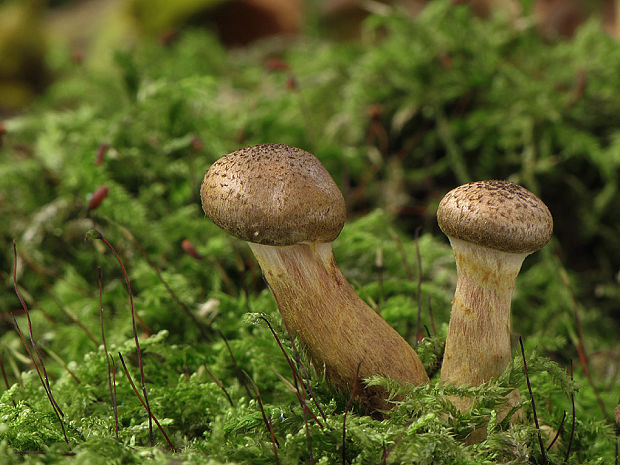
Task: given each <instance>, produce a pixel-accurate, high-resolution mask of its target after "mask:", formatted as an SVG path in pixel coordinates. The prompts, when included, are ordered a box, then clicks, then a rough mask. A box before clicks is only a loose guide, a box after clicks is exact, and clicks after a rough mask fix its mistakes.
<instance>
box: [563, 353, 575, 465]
mask: <svg viewBox="0 0 620 465" xmlns="http://www.w3.org/2000/svg"><path fill="white" fill-rule="evenodd" d="M570 380H571V382H572V381H574V379H573V361H572V360H571V361H570ZM570 403H571V405H572V407H573V424H572V426H571V428H570V437H569V439H568V447H567V448H566V455H565V456H564V463H568V457H569V456H570V450H571V448H572V447H573V437H574V436H575V393H574V392H572V391H571V393H570Z"/></svg>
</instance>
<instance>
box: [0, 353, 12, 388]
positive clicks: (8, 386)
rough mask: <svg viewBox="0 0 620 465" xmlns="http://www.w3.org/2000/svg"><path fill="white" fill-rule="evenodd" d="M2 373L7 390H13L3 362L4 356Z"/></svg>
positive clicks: (0, 364)
mask: <svg viewBox="0 0 620 465" xmlns="http://www.w3.org/2000/svg"><path fill="white" fill-rule="evenodd" d="M0 371H2V378H3V379H4V385H5V386H6V390H7V391H8V390H9V389H11V386H10V385H9V378H8V377H7V376H6V371H5V369H4V362H3V361H2V355H1V354H0Z"/></svg>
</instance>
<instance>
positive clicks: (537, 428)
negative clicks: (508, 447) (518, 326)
mask: <svg viewBox="0 0 620 465" xmlns="http://www.w3.org/2000/svg"><path fill="white" fill-rule="evenodd" d="M519 345H520V346H521V356H522V357H523V371H524V372H525V380H526V381H527V390H528V391H529V393H530V400H531V401H532V413H533V414H534V424H535V425H536V430H537V431H538V443H539V444H540V453H541V454H542V459H543V463H545V464H546V463H547V454H546V453H545V445H544V444H543V440H542V435H541V434H540V425H539V424H538V416H537V415H536V404H535V403H534V394H533V393H532V385H531V384H530V377H529V375H528V373H527V362H526V361H525V349H524V348H523V339H522V338H521V337H520V336H519Z"/></svg>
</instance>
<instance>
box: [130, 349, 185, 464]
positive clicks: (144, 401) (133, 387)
mask: <svg viewBox="0 0 620 465" xmlns="http://www.w3.org/2000/svg"><path fill="white" fill-rule="evenodd" d="M118 357H119V358H120V360H121V364H122V365H123V371H124V372H125V375H126V376H127V379H128V380H129V384H131V388H132V389H133V392H135V393H136V396H137V397H138V400H140V403H141V404H142V406H143V407H144V408H145V409H146V411H147V412H148V415H149V418H152V419H153V421H154V422H155V424H156V425H157V427H158V428H159V431H161V434H163V435H164V437H165V438H166V441H167V442H168V446H170V449H171V450H172V452H175V451H176V449H175V448H174V444H172V441H170V438H169V437H168V435H167V434H166V431H164V428H163V427H162V426H161V424H160V423H159V421H158V420H157V418H156V417H155V415H154V414H153V412H152V411H151V409H150V408H149V407H148V404H147V403H146V399H142V396H140V393H139V392H138V389H137V388H136V385H135V384H134V382H133V380H132V379H131V375H130V374H129V370H128V369H127V365H125V360H124V359H123V354H121V353H120V352H119V353H118ZM150 433H151V441H152V440H153V437H152V432H150Z"/></svg>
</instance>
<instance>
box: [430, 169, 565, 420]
mask: <svg viewBox="0 0 620 465" xmlns="http://www.w3.org/2000/svg"><path fill="white" fill-rule="evenodd" d="M437 221H438V223H439V227H440V228H441V230H442V231H443V232H444V233H445V234H446V235H447V236H448V238H449V239H450V244H451V245H452V249H453V252H454V257H455V259H456V269H457V283H456V291H455V293H454V298H453V300H452V313H451V316H450V325H449V328H448V336H447V338H446V350H445V354H444V358H443V363H442V366H441V380H442V381H443V382H445V383H454V384H456V385H458V386H477V385H480V384H482V383H485V382H487V381H489V380H490V379H492V378H494V377H496V376H498V375H499V374H501V373H502V372H503V371H504V370H505V369H506V367H507V366H508V363H509V362H510V360H511V346H510V301H511V299H512V291H513V289H514V285H515V280H516V278H517V274H518V273H519V270H520V269H521V265H522V263H523V260H524V259H525V257H526V256H527V255H529V254H531V253H532V252H535V251H536V250H538V249H540V248H541V247H543V246H544V245H545V244H546V243H547V242H548V241H549V239H550V238H551V234H552V232H553V218H552V217H551V213H549V210H548V209H547V207H546V206H545V204H544V203H543V202H542V201H541V200H540V199H539V198H538V197H536V196H535V195H534V194H532V193H531V192H530V191H528V190H526V189H525V188H523V187H521V186H518V185H516V184H513V183H511V182H508V181H479V182H472V183H469V184H465V185H462V186H460V187H457V188H456V189H453V190H452V191H450V192H448V193H447V194H446V195H445V197H444V198H443V199H442V200H441V202H440V204H439V208H438V210H437ZM518 399H519V397H518V392H517V391H515V392H513V394H511V396H509V399H508V402H507V407H512V406H513V405H515V404H516V402H518ZM452 400H453V402H454V404H455V405H456V406H457V407H458V408H460V409H463V410H464V409H467V408H469V406H470V405H471V399H465V398H461V399H452ZM506 413H507V410H506Z"/></svg>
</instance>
